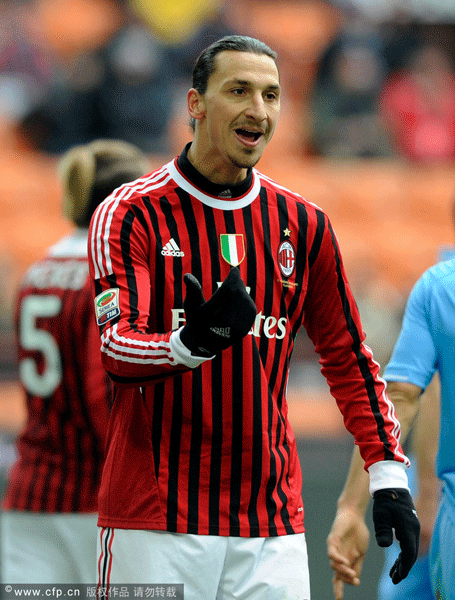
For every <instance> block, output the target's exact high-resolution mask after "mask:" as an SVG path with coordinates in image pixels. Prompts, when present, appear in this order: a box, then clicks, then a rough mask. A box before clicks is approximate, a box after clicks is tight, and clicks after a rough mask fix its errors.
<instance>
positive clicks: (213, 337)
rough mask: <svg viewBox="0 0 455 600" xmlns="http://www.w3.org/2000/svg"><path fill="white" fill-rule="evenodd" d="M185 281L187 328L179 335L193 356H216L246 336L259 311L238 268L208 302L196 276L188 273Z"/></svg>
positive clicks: (235, 268) (184, 306)
mask: <svg viewBox="0 0 455 600" xmlns="http://www.w3.org/2000/svg"><path fill="white" fill-rule="evenodd" d="M183 281H184V282H185V285H186V297H185V300H184V302H183V308H184V309H185V316H186V325H185V326H184V327H183V329H182V331H181V332H180V340H181V341H182V342H183V344H184V345H185V346H186V347H187V348H188V349H189V350H191V353H192V354H194V355H196V356H213V355H214V354H216V353H217V352H219V351H220V350H225V349H226V348H228V347H229V346H232V344H235V342H237V341H239V340H241V339H242V338H243V337H245V336H246V334H247V333H248V332H249V330H250V329H251V327H252V326H253V323H254V320H255V318H256V313H257V310H256V306H255V304H254V302H253V300H252V299H251V298H250V295H249V294H248V292H247V291H246V288H245V284H244V283H243V281H242V279H241V277H240V271H239V269H238V268H237V267H233V268H231V270H230V271H229V274H228V276H227V277H226V279H225V280H224V281H223V283H222V284H221V286H220V287H219V288H218V289H217V290H216V291H215V293H214V294H213V296H212V297H211V298H210V299H209V300H207V301H206V300H205V298H204V295H203V293H202V288H201V284H200V283H199V281H198V280H197V279H196V277H194V275H191V274H190V273H187V274H186V275H184V277H183Z"/></svg>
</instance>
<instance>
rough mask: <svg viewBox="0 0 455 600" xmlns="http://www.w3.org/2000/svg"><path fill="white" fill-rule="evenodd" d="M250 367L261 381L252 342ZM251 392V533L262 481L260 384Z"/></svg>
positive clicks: (255, 529)
mask: <svg viewBox="0 0 455 600" xmlns="http://www.w3.org/2000/svg"><path fill="white" fill-rule="evenodd" d="M252 346H253V356H252V369H253V381H261V357H260V355H259V351H258V347H257V345H256V344H255V343H253V345H252ZM251 392H252V394H253V415H252V418H253V443H252V449H251V454H252V469H251V497H250V502H249V505H248V520H249V522H250V530H251V532H252V533H257V532H258V531H259V515H258V509H257V500H258V496H259V492H260V489H261V481H262V471H263V468H262V463H263V460H264V457H263V455H262V444H263V428H264V427H263V422H262V395H261V386H260V384H259V385H254V386H253V389H252V390H251Z"/></svg>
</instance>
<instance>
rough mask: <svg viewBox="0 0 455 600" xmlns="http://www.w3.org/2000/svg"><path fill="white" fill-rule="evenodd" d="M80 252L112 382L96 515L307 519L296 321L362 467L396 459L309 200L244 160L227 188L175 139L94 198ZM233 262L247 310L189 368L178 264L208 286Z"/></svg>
mask: <svg viewBox="0 0 455 600" xmlns="http://www.w3.org/2000/svg"><path fill="white" fill-rule="evenodd" d="M89 263H90V271H91V276H92V279H93V290H94V296H95V311H96V318H97V321H98V325H99V327H100V335H101V354H102V360H103V363H104V365H105V368H106V370H107V371H108V373H109V374H110V376H111V378H112V379H113V381H114V382H115V398H114V404H113V408H112V412H111V419H110V424H109V431H108V438H109V440H108V452H107V458H106V464H105V468H104V471H103V477H102V485H101V492H100V502H99V509H100V512H99V525H100V526H110V527H120V528H130V529H156V530H167V531H171V532H183V533H196V534H213V535H237V536H273V535H283V534H288V533H295V532H301V531H304V521H303V516H304V511H303V503H302V498H301V485H302V480H301V469H300V465H299V459H298V455H297V450H296V443H295V437H294V434H293V431H292V428H291V425H290V423H289V421H288V407H287V403H286V385H287V378H288V371H289V363H290V360H291V355H292V350H293V346H294V339H295V337H296V335H297V333H298V331H299V329H300V327H301V326H302V325H303V326H304V327H305V328H306V330H307V332H308V335H309V337H310V338H311V340H312V341H313V343H314V345H315V349H316V352H317V353H318V354H319V355H320V363H321V368H322V372H323V374H324V375H325V377H326V378H327V381H328V384H329V386H330V389H331V392H332V394H333V396H334V398H335V399H336V401H337V403H338V406H339V408H340V410H341V412H342V414H343V417H344V422H345V424H346V427H347V429H348V430H349V431H350V432H351V433H352V434H353V435H354V437H355V440H356V442H357V443H358V444H359V446H360V450H361V453H362V455H363V457H364V459H365V463H366V467H368V466H369V465H371V464H372V463H374V462H377V461H384V460H386V461H388V460H390V461H397V462H399V463H406V462H407V458H406V457H405V456H404V455H403V454H402V450H401V448H400V445H399V442H398V439H397V435H398V434H399V424H398V422H397V421H396V418H395V415H394V410H393V406H392V405H391V403H390V401H389V400H388V398H387V396H386V393H385V384H384V382H383V381H382V380H381V379H380V378H379V376H378V370H379V367H378V365H377V364H376V363H375V362H374V361H373V358H372V355H371V351H370V350H369V349H368V347H367V346H365V345H364V343H363V340H364V334H363V332H362V328H361V323H360V319H359V314H358V311H357V308H356V304H355V302H354V299H353V297H352V294H351V291H350V289H349V286H348V283H347V280H346V276H345V272H344V268H343V264H342V259H341V256H340V251H339V247H338V243H337V240H336V237H335V234H334V232H333V229H332V227H331V224H330V222H329V220H328V218H327V216H326V215H325V214H324V212H323V211H322V210H321V209H319V208H318V207H317V206H315V205H314V204H311V203H310V202H307V201H306V200H304V199H303V198H302V197H301V196H299V195H298V194H295V193H293V192H291V191H289V190H287V189H285V188H283V187H282V186H280V185H278V184H277V183H275V182H274V181H272V180H271V179H269V178H268V177H265V176H264V175H262V174H261V173H260V172H258V171H257V170H256V169H251V170H250V171H249V173H248V176H247V178H246V179H245V181H243V182H242V183H241V184H239V185H237V186H223V185H218V184H213V183H211V182H210V181H208V180H207V179H205V178H204V177H203V176H202V175H201V174H200V173H199V172H198V171H196V169H194V167H193V166H192V165H191V163H190V162H189V161H188V159H187V157H186V152H185V151H184V152H183V153H182V154H181V155H180V157H178V158H176V159H175V160H172V161H171V162H169V163H168V164H166V165H165V166H163V167H162V168H161V169H159V170H157V171H155V172H153V173H151V174H150V175H147V176H145V177H143V178H141V179H138V180H136V181H135V182H132V183H130V184H128V185H124V186H122V187H121V188H119V189H118V190H116V191H115V192H114V193H113V194H112V195H111V196H110V197H108V198H107V199H106V200H105V201H104V203H103V204H101V205H100V207H99V208H98V210H97V212H96V213H95V215H94V217H93V219H92V223H91V227H90V236H89ZM236 265H238V266H239V269H240V273H241V276H242V279H243V281H244V282H245V285H246V287H247V290H248V292H249V293H250V294H251V297H252V298H253V300H254V302H255V304H256V307H257V316H256V320H255V323H254V325H253V327H252V328H251V331H250V332H249V334H247V335H246V336H245V338H244V339H243V340H242V341H240V342H238V343H236V344H234V346H232V347H231V348H228V349H227V350H225V351H223V352H220V353H219V354H217V355H216V356H215V357H214V358H213V359H212V360H208V361H205V362H203V363H202V364H200V366H197V367H196V368H192V369H190V368H189V367H188V366H185V365H184V364H182V363H181V362H180V361H179V357H178V354H177V353H176V352H175V351H174V348H173V345H172V343H171V341H170V338H171V332H173V331H175V330H177V329H178V328H179V327H181V326H182V325H184V323H185V314H184V310H183V300H184V294H185V286H184V283H183V276H184V274H185V273H192V274H193V275H194V276H195V277H196V278H197V279H198V280H199V281H200V282H201V285H202V289H203V293H204V295H205V298H206V299H208V298H209V297H210V296H211V295H212V294H213V292H214V291H215V290H216V288H217V286H219V285H220V283H221V282H222V281H223V280H224V279H225V277H226V275H227V273H228V272H229V269H230V268H231V267H232V266H236Z"/></svg>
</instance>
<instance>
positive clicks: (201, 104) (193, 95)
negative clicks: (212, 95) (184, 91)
mask: <svg viewBox="0 0 455 600" xmlns="http://www.w3.org/2000/svg"><path fill="white" fill-rule="evenodd" d="M187 102H188V113H189V115H190V117H192V118H193V119H196V120H200V119H203V118H204V116H205V100H204V96H202V95H201V94H200V93H199V92H198V91H197V90H196V89H195V88H191V89H190V90H189V91H188V96H187Z"/></svg>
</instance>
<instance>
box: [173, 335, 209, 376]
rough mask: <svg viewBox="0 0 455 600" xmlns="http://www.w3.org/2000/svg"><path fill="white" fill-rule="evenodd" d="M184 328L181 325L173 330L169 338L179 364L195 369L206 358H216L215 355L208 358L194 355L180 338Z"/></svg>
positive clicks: (174, 356)
mask: <svg viewBox="0 0 455 600" xmlns="http://www.w3.org/2000/svg"><path fill="white" fill-rule="evenodd" d="M182 329H183V327H180V329H177V330H176V331H173V332H172V333H171V337H170V339H169V343H170V345H171V352H172V356H173V358H174V359H175V361H176V363H177V364H180V365H185V366H186V367H189V368H190V369H195V368H196V367H198V366H199V365H200V364H201V363H203V362H205V361H206V360H212V358H214V356H215V355H213V356H209V357H208V358H205V357H203V356H193V354H191V350H189V349H188V348H187V347H186V346H185V344H184V343H183V342H182V341H181V339H180V331H181V330H182Z"/></svg>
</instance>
